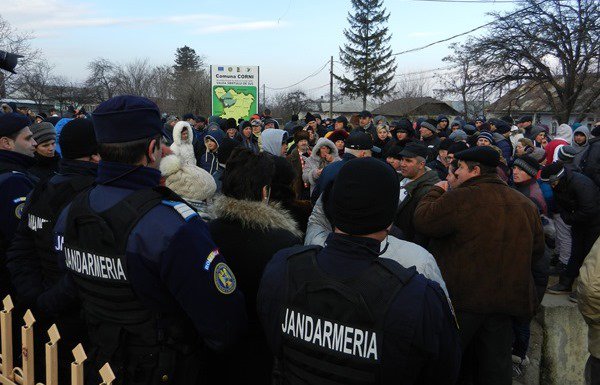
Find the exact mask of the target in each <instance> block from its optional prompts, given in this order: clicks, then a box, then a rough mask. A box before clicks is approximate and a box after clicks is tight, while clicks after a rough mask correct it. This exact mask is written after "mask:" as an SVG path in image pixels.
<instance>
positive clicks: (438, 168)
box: [427, 155, 448, 180]
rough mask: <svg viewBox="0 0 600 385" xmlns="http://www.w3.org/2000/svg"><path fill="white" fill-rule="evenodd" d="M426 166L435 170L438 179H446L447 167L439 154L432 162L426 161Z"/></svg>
mask: <svg viewBox="0 0 600 385" xmlns="http://www.w3.org/2000/svg"><path fill="white" fill-rule="evenodd" d="M427 167H429V168H430V169H432V170H433V171H435V172H436V174H437V176H438V178H440V180H446V176H447V175H448V167H446V166H444V164H443V163H442V161H441V160H440V156H439V155H438V157H437V158H436V159H435V160H434V161H433V162H428V163H427Z"/></svg>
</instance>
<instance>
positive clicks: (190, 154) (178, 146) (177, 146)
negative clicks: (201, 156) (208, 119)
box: [169, 121, 196, 166]
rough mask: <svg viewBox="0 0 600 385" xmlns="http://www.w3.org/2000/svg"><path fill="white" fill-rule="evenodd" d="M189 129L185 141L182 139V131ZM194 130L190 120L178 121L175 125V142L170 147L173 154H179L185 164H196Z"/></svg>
mask: <svg viewBox="0 0 600 385" xmlns="http://www.w3.org/2000/svg"><path fill="white" fill-rule="evenodd" d="M184 128H185V129H187V133H188V137H187V139H186V140H185V141H182V140H181V132H182V131H183V130H184ZM193 137H194V131H193V130H192V126H190V124H189V123H188V122H183V121H180V122H177V124H175V127H173V144H172V145H171V146H170V147H169V148H170V149H171V151H173V154H175V155H177V156H178V157H179V159H181V162H182V163H183V164H189V165H194V166H195V165H196V156H195V155H194V146H193V145H192V140H193Z"/></svg>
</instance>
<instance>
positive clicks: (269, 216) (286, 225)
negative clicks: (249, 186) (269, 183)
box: [212, 195, 304, 238]
mask: <svg viewBox="0 0 600 385" xmlns="http://www.w3.org/2000/svg"><path fill="white" fill-rule="evenodd" d="M212 210H213V218H225V219H232V220H235V221H240V222H241V223H242V226H243V227H244V228H247V229H253V230H261V231H263V232H265V231H268V230H275V229H281V230H287V231H289V232H290V233H292V234H293V235H295V236H296V237H298V238H303V236H304V234H302V231H300V229H299V228H298V224H297V223H296V221H294V219H293V218H292V216H291V214H290V213H289V212H288V211H286V210H284V209H283V208H282V207H281V204H280V203H279V202H271V203H269V204H264V203H263V202H260V201H249V200H242V199H234V198H231V197H228V196H225V195H221V196H219V197H218V198H216V199H215V201H214V204H213V206H212Z"/></svg>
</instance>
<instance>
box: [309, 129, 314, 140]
mask: <svg viewBox="0 0 600 385" xmlns="http://www.w3.org/2000/svg"><path fill="white" fill-rule="evenodd" d="M308 138H309V140H315V132H314V131H313V130H308Z"/></svg>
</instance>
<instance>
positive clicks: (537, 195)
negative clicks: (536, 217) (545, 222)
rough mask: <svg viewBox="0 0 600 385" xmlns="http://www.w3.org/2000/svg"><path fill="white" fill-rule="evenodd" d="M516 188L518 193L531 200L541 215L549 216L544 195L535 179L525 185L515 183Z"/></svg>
mask: <svg viewBox="0 0 600 385" xmlns="http://www.w3.org/2000/svg"><path fill="white" fill-rule="evenodd" d="M514 187H515V189H516V190H517V191H518V192H520V193H521V194H523V195H525V196H526V197H527V198H529V199H531V201H532V202H533V203H534V204H535V205H536V207H537V208H538V210H539V212H540V215H546V216H548V206H547V205H546V200H545V199H544V194H543V193H542V189H541V187H540V185H539V184H538V182H537V180H536V179H535V178H531V179H530V180H528V181H527V182H525V183H515V186H514Z"/></svg>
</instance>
